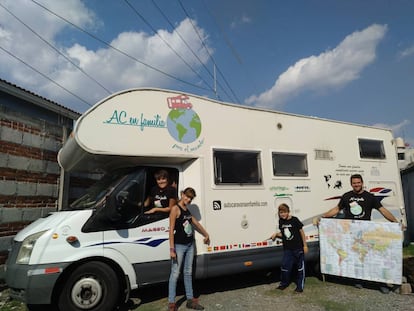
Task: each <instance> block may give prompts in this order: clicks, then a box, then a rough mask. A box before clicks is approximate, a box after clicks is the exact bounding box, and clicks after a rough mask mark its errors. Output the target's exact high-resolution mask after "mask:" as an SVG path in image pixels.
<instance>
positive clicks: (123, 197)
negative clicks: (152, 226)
mask: <svg viewBox="0 0 414 311" xmlns="http://www.w3.org/2000/svg"><path fill="white" fill-rule="evenodd" d="M128 196H129V192H128V191H125V190H124V191H119V193H118V194H117V195H116V205H117V208H120V207H123V206H125V205H126V204H127V201H128Z"/></svg>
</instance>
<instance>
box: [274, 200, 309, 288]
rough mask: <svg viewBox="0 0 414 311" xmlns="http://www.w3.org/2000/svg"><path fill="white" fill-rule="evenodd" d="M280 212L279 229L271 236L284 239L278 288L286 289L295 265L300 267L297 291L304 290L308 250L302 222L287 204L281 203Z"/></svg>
mask: <svg viewBox="0 0 414 311" xmlns="http://www.w3.org/2000/svg"><path fill="white" fill-rule="evenodd" d="M278 213H279V230H280V232H277V233H273V234H272V236H271V237H270V238H271V239H272V240H273V241H274V240H275V239H276V238H280V239H282V242H283V259H282V267H281V281H280V284H279V286H278V287H277V289H280V290H284V289H285V288H287V287H288V286H289V284H290V282H291V275H292V270H293V267H294V266H296V267H297V269H298V274H297V280H296V289H295V292H297V293H301V292H303V287H304V284H305V256H304V254H306V253H307V252H308V245H307V244H306V239H305V233H304V232H303V229H302V228H303V224H302V222H301V221H300V220H299V219H298V218H297V217H295V216H292V215H290V209H289V206H288V205H287V204H284V203H282V204H280V205H279V207H278Z"/></svg>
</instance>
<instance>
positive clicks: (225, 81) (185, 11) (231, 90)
mask: <svg viewBox="0 0 414 311" xmlns="http://www.w3.org/2000/svg"><path fill="white" fill-rule="evenodd" d="M177 1H178V3H179V4H180V6H181V8H182V9H183V11H184V13H185V14H186V16H187V17H188V18H189V19H190V22H191V24H192V25H193V28H194V31H195V32H196V33H197V35H198V38H199V39H200V41H201V43H202V45H203V47H204V48H205V49H206V51H207V53H208V54H209V56H210V58H211V60H212V62H213V63H214V65H215V66H216V69H217V71H218V72H219V74H220V76H221V77H222V78H223V80H224V83H225V84H226V85H227V87H228V88H229V90H230V92H231V93H232V94H233V96H234V98H235V99H236V101H237V102H238V103H241V101H240V100H239V99H238V97H237V95H236V94H235V93H234V91H233V89H232V88H231V87H230V85H229V83H228V82H227V80H226V78H225V77H224V75H223V73H222V72H221V70H220V69H219V68H218V66H217V64H216V62H215V60H214V58H213V56H212V55H211V53H210V51H209V50H208V48H207V46H206V45H205V43H204V40H203V38H201V36H200V34H199V32H198V31H197V29H196V27H195V26H194V24H193V22H192V19H191V18H190V16H189V14H188V12H187V10H186V9H185V7H184V6H183V4H182V3H181V0H177Z"/></svg>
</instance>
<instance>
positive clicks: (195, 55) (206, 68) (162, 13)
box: [151, 0, 214, 79]
mask: <svg viewBox="0 0 414 311" xmlns="http://www.w3.org/2000/svg"><path fill="white" fill-rule="evenodd" d="M151 1H152V3H153V4H154V6H155V7H156V8H157V10H158V12H160V14H161V15H162V16H163V17H164V19H165V20H166V21H167V22H168V24H169V25H170V26H171V28H172V29H174V28H175V27H174V25H173V23H172V22H171V21H170V19H169V18H168V17H167V15H165V14H164V12H163V11H162V10H161V8H160V7H159V6H158V5H157V4H156V2H155V1H154V0H151ZM175 32H176V33H177V35H178V36H179V37H180V39H181V40H182V41H183V43H184V44H185V46H186V47H187V48H188V49H189V50H190V51H191V53H192V54H193V56H194V57H195V58H197V60H198V61H199V62H200V64H201V65H202V66H203V67H204V69H205V70H206V71H207V72H208V73H209V74H210V77H211V78H212V79H214V75H213V74H212V73H211V71H210V70H209V69H208V67H207V66H206V65H205V64H204V62H203V61H202V60H201V59H200V57H198V55H197V54H196V53H195V52H194V50H193V49H192V48H191V46H190V45H189V44H188V43H187V41H186V40H185V39H184V38H183V37H182V36H181V34H180V32H179V31H178V30H177V29H175Z"/></svg>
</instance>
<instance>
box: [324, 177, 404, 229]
mask: <svg viewBox="0 0 414 311" xmlns="http://www.w3.org/2000/svg"><path fill="white" fill-rule="evenodd" d="M350 180H351V187H352V190H351V191H349V192H346V193H345V194H344V195H343V196H342V198H341V200H340V201H339V203H338V205H337V206H335V207H334V208H332V209H330V210H329V211H327V212H326V213H325V214H323V215H322V217H324V218H330V217H334V216H336V215H337V214H338V213H339V212H340V211H342V212H343V214H344V217H343V218H344V219H357V220H371V212H372V210H373V209H376V210H378V211H379V212H380V213H381V214H382V216H384V217H385V218H386V219H387V220H389V221H391V222H398V220H397V218H395V216H394V215H393V214H391V212H390V211H389V210H387V209H386V208H385V207H384V206H382V205H381V203H380V202H379V201H378V200H377V199H376V198H375V197H374V195H373V194H371V193H369V192H367V191H365V190H364V181H363V179H362V176H361V175H360V174H354V175H351V178H350Z"/></svg>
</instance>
